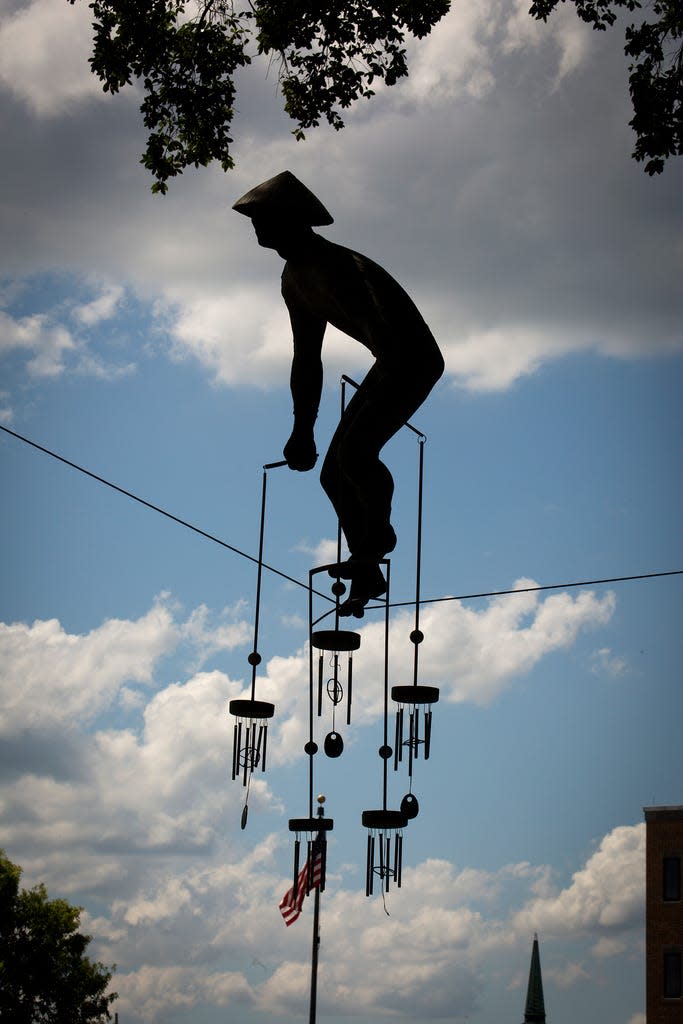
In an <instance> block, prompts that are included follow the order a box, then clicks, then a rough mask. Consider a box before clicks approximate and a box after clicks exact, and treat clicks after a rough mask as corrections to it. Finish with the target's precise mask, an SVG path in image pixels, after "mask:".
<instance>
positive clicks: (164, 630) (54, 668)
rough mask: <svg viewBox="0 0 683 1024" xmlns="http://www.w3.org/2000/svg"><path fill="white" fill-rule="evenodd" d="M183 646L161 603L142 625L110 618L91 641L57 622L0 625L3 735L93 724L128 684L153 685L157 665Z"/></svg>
mask: <svg viewBox="0 0 683 1024" xmlns="http://www.w3.org/2000/svg"><path fill="white" fill-rule="evenodd" d="M177 642H178V629H177V626H176V625H175V623H174V621H173V617H172V614H171V612H170V610H169V609H168V608H167V607H166V606H165V605H163V604H162V603H161V602H159V603H158V604H156V605H155V607H154V608H152V609H151V610H150V611H149V612H148V613H147V614H146V615H144V616H143V617H142V618H140V619H138V620H137V621H136V622H131V621H128V620H119V619H110V620H108V621H107V622H105V623H104V624H103V625H102V626H100V627H99V628H97V629H94V630H92V631H91V632H90V633H88V634H87V635H85V636H75V635H72V634H68V633H66V632H65V631H64V629H63V628H62V626H61V625H60V623H59V622H58V621H57V620H56V619H50V620H47V621H42V622H41V621H37V622H34V623H33V624H32V625H28V624H27V623H23V622H17V623H12V624H10V625H6V624H5V623H0V680H1V682H0V687H1V688H2V705H3V714H2V718H1V719H0V729H1V730H2V732H3V733H8V732H11V731H12V730H14V729H15V728H27V729H41V728H45V727H46V726H47V725H54V724H56V723H58V722H59V723H67V722H69V721H72V720H74V719H77V720H79V721H81V722H83V721H87V720H88V719H90V718H92V717H93V716H94V715H95V714H97V712H98V711H100V710H101V709H102V708H105V707H108V706H110V705H111V703H112V701H113V700H114V698H115V696H116V694H117V692H118V691H119V689H120V688H121V687H122V686H123V685H124V684H125V683H128V682H131V681H135V682H139V683H143V684H148V685H149V684H150V683H151V682H152V672H153V668H154V665H155V663H156V662H157V660H158V659H159V658H160V657H161V656H162V655H163V654H165V653H169V652H170V651H171V650H173V648H174V647H175V645H176V644H177Z"/></svg>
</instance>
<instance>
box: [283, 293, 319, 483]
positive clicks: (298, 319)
mask: <svg viewBox="0 0 683 1024" xmlns="http://www.w3.org/2000/svg"><path fill="white" fill-rule="evenodd" d="M287 307H288V309H289V318H290V321H291V324H292V340H293V346H294V354H293V356H292V370H291V374H290V389H291V392H292V402H293V405H294V427H293V429H292V433H291V436H290V438H289V440H288V441H287V444H286V445H285V447H284V451H283V454H284V457H285V459H286V460H287V465H288V466H289V468H290V469H296V470H300V471H305V470H308V469H313V466H314V465H315V463H316V460H317V457H318V453H317V452H316V449H315V435H314V426H315V421H316V418H317V415H318V408H319V406H320V396H321V394H322V386H323V364H322V356H321V353H322V344H323V338H324V336H325V328H326V326H327V324H326V322H325V321H324V320H319V319H318V318H317V317H314V316H311V315H310V313H308V312H307V311H306V310H303V309H301V307H299V306H297V305H295V304H293V303H292V302H288V303H287Z"/></svg>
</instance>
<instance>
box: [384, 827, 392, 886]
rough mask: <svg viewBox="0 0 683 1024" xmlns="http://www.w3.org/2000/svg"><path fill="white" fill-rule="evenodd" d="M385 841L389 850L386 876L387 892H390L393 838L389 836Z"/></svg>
mask: <svg viewBox="0 0 683 1024" xmlns="http://www.w3.org/2000/svg"><path fill="white" fill-rule="evenodd" d="M385 841H386V846H387V848H386V863H387V867H386V876H387V884H386V891H387V892H389V879H390V878H391V836H389V835H387V836H386V840H385Z"/></svg>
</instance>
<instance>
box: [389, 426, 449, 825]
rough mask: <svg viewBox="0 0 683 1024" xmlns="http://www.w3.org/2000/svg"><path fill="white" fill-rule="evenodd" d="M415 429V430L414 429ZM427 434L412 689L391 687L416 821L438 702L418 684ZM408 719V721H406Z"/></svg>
mask: <svg viewBox="0 0 683 1024" xmlns="http://www.w3.org/2000/svg"><path fill="white" fill-rule="evenodd" d="M413 429H415V428H413ZM425 441H426V438H425V436H424V434H419V436H418V447H419V453H420V455H419V471H418V502H417V504H418V512H417V545H416V546H417V556H416V568H415V628H414V629H413V630H412V632H411V634H410V642H411V643H412V644H413V648H414V654H413V682H412V684H409V685H405V684H404V685H398V686H392V688H391V697H392V700H394V701H395V702H396V703H397V704H398V708H397V709H396V729H395V738H394V771H398V767H399V764H400V763H401V762H402V761H403V759H404V753H405V758H406V760H407V762H408V779H409V790H408V793H406V795H405V796H404V798H403V801H402V803H401V809H402V810H403V811H404V813H405V814H406V815H407V816H408V818H414V817H416V816H417V814H418V812H419V809H420V808H419V803H418V800H417V797H416V796H415V795H414V794H413V766H414V762H415V761H416V760H417V759H418V758H419V756H420V750H421V749H422V757H423V759H424V760H425V761H427V760H428V759H429V754H430V750H431V738H432V704H436V702H437V701H438V699H439V688H438V687H437V686H426V685H425V684H423V683H418V668H419V650H420V644H421V643H422V641H423V640H424V633H423V632H422V630H421V629H420V575H421V566H422V492H423V481H424V445H425ZM406 718H407V721H406Z"/></svg>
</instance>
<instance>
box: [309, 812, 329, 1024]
mask: <svg viewBox="0 0 683 1024" xmlns="http://www.w3.org/2000/svg"><path fill="white" fill-rule="evenodd" d="M324 803H325V797H324V796H323V795H322V794H321V795H320V796H319V797H318V817H319V818H322V817H323V815H324V814H325V809H324V807H323V804H324ZM320 824H321V825H322V821H321V823H320ZM326 842H327V840H326V838H325V833H324V831H323V829H322V828H321V829H319V831H318V835H317V836H316V839H315V846H314V848H315V849H316V854H317V853H322V852H323V849H324V844H326ZM324 859H325V858H324V857H323V863H324ZM323 879H324V867H323ZM324 884H325V883H324V880H322V881H321V885H317V886H316V887H315V893H314V902H313V943H312V946H311V1003H310V1009H309V1014H308V1024H315V1014H316V1003H317V999H318V949H319V947H320V889H321V886H324Z"/></svg>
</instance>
